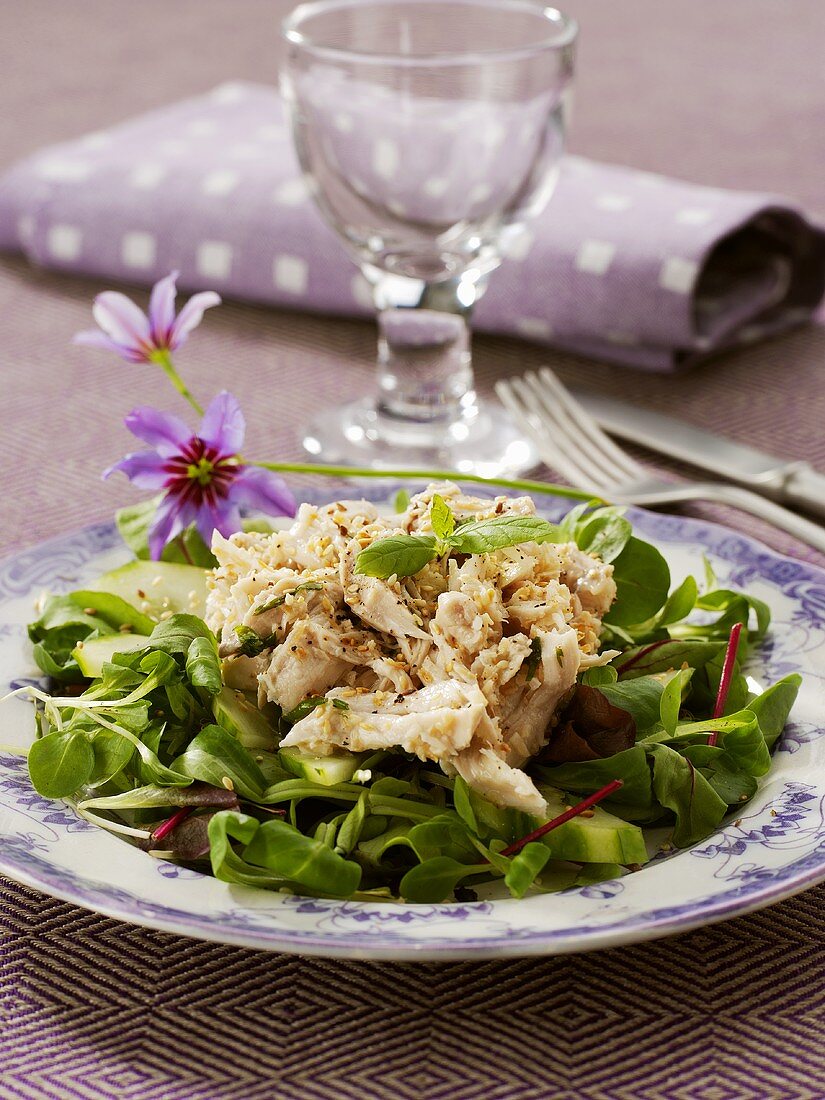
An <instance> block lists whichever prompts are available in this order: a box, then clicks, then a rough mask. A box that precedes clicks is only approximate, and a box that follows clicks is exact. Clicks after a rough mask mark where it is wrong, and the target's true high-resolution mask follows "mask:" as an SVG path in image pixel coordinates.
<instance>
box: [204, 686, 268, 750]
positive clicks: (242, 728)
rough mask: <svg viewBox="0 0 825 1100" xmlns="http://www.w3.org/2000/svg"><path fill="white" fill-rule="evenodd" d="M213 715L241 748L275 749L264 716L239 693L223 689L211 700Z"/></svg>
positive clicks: (230, 689) (226, 688)
mask: <svg viewBox="0 0 825 1100" xmlns="http://www.w3.org/2000/svg"><path fill="white" fill-rule="evenodd" d="M212 713H213V714H214V715H215V721H216V722H217V723H218V725H219V726H223V728H224V729H225V730H227V732H228V733H231V734H233V735H234V736H235V737H237V738H238V740H239V741H240V743H241V744H242V745H243V746H244V748H247V749H250V750H252V751H253V752H254V751H255V750H260V749H266V750H270V751H272V750H274V749H275V745H276V742H277V740H278V737H277V734H276V732H275V730H274V729H273V728H272V726H271V725H270V723H269V721H268V720H267V718H266V716H265V715H263V714H261V712H260V711H259V710H258V708H257V707H256V706H255V704H254V703H252V702H251V701H250V700H249V699H247V697H246V695H244V693H243V692H242V691H234V690H233V689H232V688H228V687H222V688H221V690H220V692H219V693H218V694H217V695H216V696H215V697H214V698H213V699H212Z"/></svg>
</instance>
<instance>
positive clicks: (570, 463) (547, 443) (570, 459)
mask: <svg viewBox="0 0 825 1100" xmlns="http://www.w3.org/2000/svg"><path fill="white" fill-rule="evenodd" d="M511 386H513V388H514V389H515V390H516V393H518V395H519V397H520V399H521V404H522V405H524V407H525V408H527V409H529V410H530V412H531V415H532V419H533V421H535V423H536V425H537V426H538V427H539V428H540V429H541V430H542V436H543V445H544V451H546V452H548V453H549V454H551V455H554V461H555V463H557V465H558V464H559V462H561V461H564V463H565V469H566V470H568V471H570V470H572V471H574V472H575V476H576V478H577V481H580V482H581V481H585V482H586V484H587V485H588V486H593V487H594V488H597V489H599V491H602V489H604V488H606V487H607V485H608V483H609V481H610V477H609V475H608V474H607V471H606V469H605V464H604V463H602V462H597V461H594V460H593V459H592V458H591V455H590V454H587V452H586V451H585V450H583V449H582V447H581V436H580V434H579V433H577V432H576V431H575V428H574V426H573V425H571V423H570V421H569V420H568V419H566V418H565V417H564V415H563V414H562V412H561V410H560V409H559V408H558V406H557V404H555V403H554V401H552V400H551V399H549V395H548V394H547V393H546V392H542V390H541V389H540V388H539V387H538V386H537V385H532V384H531V378H530V377H528V376H527V375H525V376H524V377H521V378H515V379H514V381H513V383H511ZM568 476H570V474H568Z"/></svg>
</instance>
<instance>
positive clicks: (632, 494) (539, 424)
mask: <svg viewBox="0 0 825 1100" xmlns="http://www.w3.org/2000/svg"><path fill="white" fill-rule="evenodd" d="M496 393H497V394H498V396H499V398H500V399H501V402H502V404H503V405H504V406H505V408H506V409H507V410H508V411H509V412H510V414H511V415H512V417H513V419H514V420H515V421H516V423H517V424H518V425H519V427H520V428H521V429H522V430H523V431H524V434H525V435H527V436H528V437H529V438H530V439H532V441H533V442H534V443H535V445H536V448H537V450H538V452H539V455H540V456H541V458H542V460H543V461H544V462H545V463H546V464H547V465H548V466H550V467H551V468H552V469H554V470H557V471H558V472H559V473H560V474H561V475H562V476H563V477H565V478H566V479H567V480H568V481H569V482H570V483H571V484H572V485H575V486H576V487H577V488H580V489H584V490H586V491H589V492H593V494H594V496H599V497H603V498H605V499H608V500H611V501H613V502H614V503H616V504H641V505H649V506H652V507H655V506H657V505H662V504H679V503H681V502H683V501H689V500H709V501H714V502H716V503H719V504H730V505H732V506H733V507H734V508H740V509H741V510H742V511H743V512H749V513H750V514H751V515H754V516H758V517H759V519H763V520H766V521H767V522H768V523H772V524H773V525H774V526H775V527H780V528H781V529H782V530H784V531H787V532H788V533H789V534H791V535H794V536H795V537H796V538H798V539H801V540H802V541H803V542H807V543H808V544H809V545H810V546H814V547H816V549H817V550H822V551H825V527H820V526H818V525H817V524H815V523H811V522H810V520H807V519H803V517H802V516H798V515H796V514H795V513H794V512H790V511H789V510H788V509H787V508H783V507H782V506H781V505H779V504H775V503H774V502H773V501H771V500H766V499H765V497H761V496H759V495H758V494H757V493H752V492H750V491H749V490H747V489H741V488H739V487H738V486H736V485H728V484H719V483H717V482H713V481H701V482H700V481H691V482H680V483H676V482H672V481H667V480H665V479H664V478H662V477H659V476H658V475H651V473H650V471H649V470H646V469H645V467H644V466H642V465H641V464H640V463H638V462H637V461H636V460H635V459H634V458H631V456H630V455H629V454H627V453H626V452H625V451H623V450H622V449H621V447H618V446H617V445H616V444H615V443H614V442H613V440H612V439H610V438H609V437H608V436H607V435H605V433H604V432H603V431H602V429H601V428H600V427H599V425H598V424H597V423H596V421H595V420H594V419H593V418H592V416H590V414H589V413H588V412H586V411H585V410H584V409H583V408H582V406H581V405H580V404H579V403H578V401H576V399H575V398H574V397H573V396H572V395H571V394H570V392H569V390H567V389H565V387H564V386H563V385H562V383H561V382H560V381H559V379H558V378H557V377H556V375H555V374H554V373H553V372H552V371H551V370H550V369H549V367H544V368H542V370H539V371H536V372H534V373H533V372H531V373H527V374H524V375H523V376H522V377H521V378H513V379H511V380H510V381H501V382H499V383H497V385H496Z"/></svg>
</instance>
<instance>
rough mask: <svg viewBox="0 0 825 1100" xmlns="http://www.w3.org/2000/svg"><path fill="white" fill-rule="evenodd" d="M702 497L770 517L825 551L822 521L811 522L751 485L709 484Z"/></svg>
mask: <svg viewBox="0 0 825 1100" xmlns="http://www.w3.org/2000/svg"><path fill="white" fill-rule="evenodd" d="M701 499H702V500H713V501H716V502H718V503H719V504H731V505H733V507H734V508H739V509H741V510H742V511H743V512H749V513H750V514H751V515H752V516H757V517H758V518H759V519H764V520H767V522H768V523H772V524H773V525H774V527H779V528H780V529H781V530H783V531H787V532H788V534H789V535H793V536H794V537H795V538H798V539H799V540H800V541H801V542H806V543H808V545H809V546H813V547H814V548H815V549H817V550H821V551H822V552H823V553H825V527H820V526H819V524H817V523H812V522H811V521H810V520H808V519H804V518H803V517H802V516H798V515H796V513H795V512H791V511H789V510H788V509H787V508H783V507H782V505H781V504H775V503H774V502H773V501H772V500H768V499H767V498H766V497H763V496H760V495H759V494H758V493H752V492H751V491H750V490H749V489H740V488H738V486H736V485H716V484H707V485H703V486H702V494H701Z"/></svg>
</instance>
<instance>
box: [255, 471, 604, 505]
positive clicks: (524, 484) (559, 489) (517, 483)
mask: <svg viewBox="0 0 825 1100" xmlns="http://www.w3.org/2000/svg"><path fill="white" fill-rule="evenodd" d="M250 465H251V466H260V467H262V469H264V470H273V471H274V472H275V473H280V474H320V475H321V476H322V477H376V478H391V479H392V480H394V481H398V480H410V481H472V482H475V483H477V484H479V485H501V486H502V487H503V488H505V489H522V490H524V491H525V492H528V493H548V494H550V495H551V496H556V497H569V498H570V499H572V500H593V501H596V502H598V503H603V501H601V499H600V498H599V497H596V496H594V495H593V493H585V492H582V491H581V490H580V489H571V488H570V486H569V485H554V484H553V483H552V482H548V481H530V480H529V479H526V478H506V477H482V476H481V475H480V474H464V473H460V472H459V471H458V470H373V469H370V468H368V467H360V466H327V465H326V464H321V463H313V462H251V463H250Z"/></svg>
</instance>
